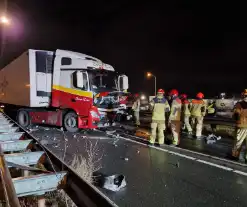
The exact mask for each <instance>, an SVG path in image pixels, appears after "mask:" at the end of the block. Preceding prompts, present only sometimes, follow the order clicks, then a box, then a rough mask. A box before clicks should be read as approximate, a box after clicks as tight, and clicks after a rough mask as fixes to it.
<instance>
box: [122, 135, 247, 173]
mask: <svg viewBox="0 0 247 207" xmlns="http://www.w3.org/2000/svg"><path fill="white" fill-rule="evenodd" d="M118 138H119V139H124V140H126V141H129V142H133V143H137V144H139V145H142V146H147V144H144V143H141V142H138V141H135V140H132V139H130V138H125V137H122V136H119V137H118ZM140 139H141V138H140ZM143 140H144V139H143ZM149 147H150V148H154V149H156V150H160V151H163V152H167V153H169V154H173V155H177V156H179V157H183V158H186V159H189V160H194V161H196V162H199V163H203V164H206V165H210V166H213V167H217V168H220V169H222V170H226V171H229V172H234V173H236V174H239V175H243V176H246V177H247V173H246V172H243V171H239V170H234V169H233V168H230V167H226V166H223V165H219V164H215V163H212V162H208V161H205V160H201V159H197V158H195V157H192V156H187V155H184V154H181V153H178V152H173V151H170V150H167V149H163V148H160V147H156V146H149Z"/></svg>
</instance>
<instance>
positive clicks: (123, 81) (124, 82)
mask: <svg viewBox="0 0 247 207" xmlns="http://www.w3.org/2000/svg"><path fill="white" fill-rule="evenodd" d="M118 87H119V89H120V91H124V90H128V88H129V79H128V76H126V75H121V76H119V77H118Z"/></svg>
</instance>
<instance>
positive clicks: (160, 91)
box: [157, 89, 165, 94]
mask: <svg viewBox="0 0 247 207" xmlns="http://www.w3.org/2000/svg"><path fill="white" fill-rule="evenodd" d="M157 93H162V94H164V93H165V91H164V90H163V89H159V90H158V91H157Z"/></svg>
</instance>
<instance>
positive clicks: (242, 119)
mask: <svg viewBox="0 0 247 207" xmlns="http://www.w3.org/2000/svg"><path fill="white" fill-rule="evenodd" d="M242 99H243V100H242V101H240V102H238V103H237V104H236V105H235V108H234V114H233V116H234V118H235V120H236V126H237V129H236V140H235V143H234V147H233V149H232V156H233V158H235V159H236V160H238V158H239V154H240V151H241V146H242V144H243V142H244V141H245V145H246V147H247V89H245V90H244V92H243V93H242ZM246 161H247V154H246V153H245V162H246Z"/></svg>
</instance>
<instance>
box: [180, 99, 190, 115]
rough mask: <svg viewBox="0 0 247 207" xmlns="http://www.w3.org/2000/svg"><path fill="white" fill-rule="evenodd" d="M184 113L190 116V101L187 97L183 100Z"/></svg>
mask: <svg viewBox="0 0 247 207" xmlns="http://www.w3.org/2000/svg"><path fill="white" fill-rule="evenodd" d="M182 114H183V116H190V102H189V101H188V100H187V99H185V100H183V101H182Z"/></svg>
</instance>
